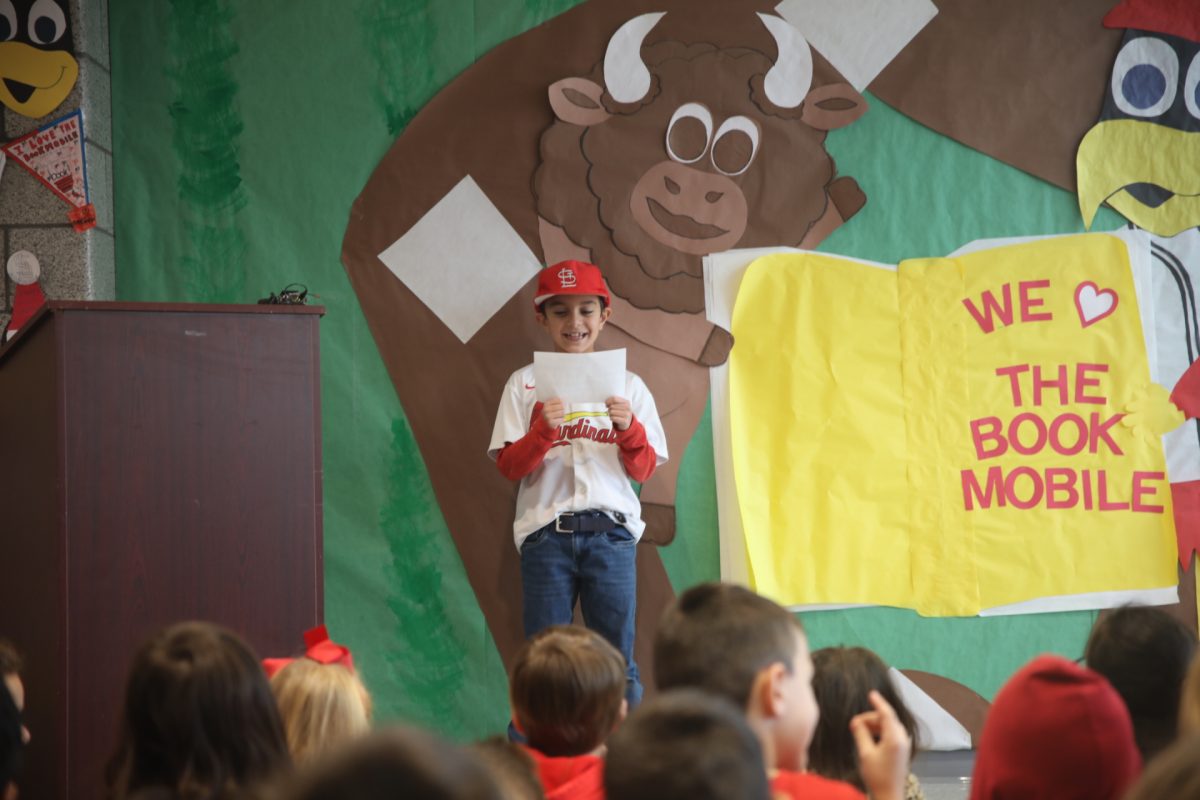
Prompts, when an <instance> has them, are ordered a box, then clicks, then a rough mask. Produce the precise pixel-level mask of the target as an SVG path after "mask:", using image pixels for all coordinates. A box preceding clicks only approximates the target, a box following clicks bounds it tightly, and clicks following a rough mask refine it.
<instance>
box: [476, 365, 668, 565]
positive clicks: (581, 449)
mask: <svg viewBox="0 0 1200 800" xmlns="http://www.w3.org/2000/svg"><path fill="white" fill-rule="evenodd" d="M625 386H626V398H627V399H628V400H629V405H630V407H631V408H632V409H633V416H634V418H635V419H637V420H638V421H639V422H641V423H642V427H644V428H645V429H646V441H647V442H648V443H649V444H650V446H651V447H653V448H654V453H655V456H656V466H658V465H662V464H664V463H666V460H667V437H666V435H665V434H664V433H663V429H662V422H660V421H659V419H658V409H657V408H656V407H655V405H654V398H653V397H652V396H651V395H650V390H649V389H647V388H646V384H644V383H642V379H641V378H639V377H638V376H637V375H634V374H633V373H632V372H628V371H627V372H626V373H625ZM535 395H536V392H535V391H534V382H533V365H532V364H530V365H529V366H527V367H524V368H522V369H519V370H517V371H516V372H514V373H513V374H512V377H510V378H509V379H508V383H507V384H505V386H504V396H503V397H501V398H500V410H499V411H498V412H497V414H496V426H495V428H493V430H492V443H491V444H490V445H489V446H488V455H489V456H491V458H492V460H495V459H496V456H497V455H498V454H499V452H500V451H501V450H502V449H503V448H504V446H505V445H506V444H511V443H512V442H515V441H517V440H518V439H520V438H521V437H522V436H524V435H525V434H526V433H528V432H529V426H530V424H531V421H532V419H533V407H534V405H535V404H536V403H537V399H536V397H535ZM588 509H594V510H596V511H604V512H605V513H607V514H608V515H609V516H613V514H614V513H616V512H620V513H621V514H623V515H624V516H625V523H624V525H625V528H626V529H627V530H628V531H629V532H630V533H631V534H633V537H634V539H640V538H641V536H642V531H643V530H645V528H646V523H644V522H642V518H641V514H642V506H641V503H639V502H638V498H637V495H636V494H634V491H633V486H632V485H630V482H629V475H627V474H626V472H625V467H624V466H623V465H622V464H621V454H620V448H619V447H618V445H617V439H616V432H615V431H614V430H613V427H612V421H611V420H610V419H609V417H608V409H607V408H605V406H604V404H603V403H573V404H570V405H568V406H567V408H566V417H565V419H564V421H563V424H562V425H561V426H560V427H559V429H558V431H557V432H556V437H555V442H554V445H553V446H552V447H551V448H550V450H549V452H547V453H546V456H545V458H544V459H543V460H542V463H541V464H540V465H538V466H537V467H536V468H535V469H534V470H533V472H531V473H529V474H528V475H526V476H525V477H524V478H522V479H521V486H520V489H519V490H518V491H517V516H516V521H515V522H513V538H514V540H515V541H516V544H517V549H518V550H519V549H520V548H521V543H522V542H524V541H525V537H527V536H529V534H531V533H533V532H534V531H536V530H538V529H539V528H543V527H545V526H546V525H548V524H549V523H551V522H553V521H554V519H555V518H556V517H557V516H558V515H559V514H561V513H563V512H565V511H585V510H588ZM614 519H615V518H614Z"/></svg>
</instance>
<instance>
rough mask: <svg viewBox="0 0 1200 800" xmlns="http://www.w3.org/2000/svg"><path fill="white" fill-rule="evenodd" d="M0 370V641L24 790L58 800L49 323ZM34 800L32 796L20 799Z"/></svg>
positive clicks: (62, 649) (62, 695)
mask: <svg viewBox="0 0 1200 800" xmlns="http://www.w3.org/2000/svg"><path fill="white" fill-rule="evenodd" d="M42 327H43V329H42V330H41V331H40V333H39V335H38V336H36V337H32V338H30V339H29V340H28V341H27V342H26V343H25V344H24V345H23V346H21V347H19V348H16V347H14V348H13V349H12V350H11V352H10V353H9V354H8V357H7V358H5V359H4V360H3V361H2V362H0V498H2V499H0V636H4V637H6V638H8V639H11V640H12V642H13V643H14V644H15V645H16V646H17V648H18V649H19V650H21V652H22V653H23V655H24V656H25V669H24V672H23V676H22V677H23V680H24V683H25V695H26V699H25V708H26V712H25V719H26V724H27V726H28V727H29V729H30V731H31V732H32V733H33V742H34V746H31V747H30V748H29V749H28V750H27V752H26V760H25V782H27V783H28V784H29V785H36V786H40V787H47V788H48V789H49V790H50V791H48V792H47V796H57V797H61V796H63V795H64V794H65V789H66V780H65V772H64V770H63V769H62V765H63V764H65V763H67V735H66V731H67V718H68V715H67V652H68V651H67V609H66V602H65V601H66V579H65V568H66V560H65V547H64V538H63V533H62V530H61V527H60V525H59V522H60V516H59V509H60V507H61V504H60V496H59V490H60V488H61V487H60V481H59V478H58V463H59V452H58V442H59V436H58V421H59V409H58V405H57V396H58V392H57V380H56V377H55V370H54V367H55V339H54V331H53V325H52V323H51V322H49V321H47V322H46V323H44V324H43V326H42ZM26 794H27V796H36V794H37V793H26Z"/></svg>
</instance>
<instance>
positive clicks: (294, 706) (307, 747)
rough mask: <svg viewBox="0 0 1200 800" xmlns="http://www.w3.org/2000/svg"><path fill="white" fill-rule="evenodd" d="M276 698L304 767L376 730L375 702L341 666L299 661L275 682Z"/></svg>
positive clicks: (294, 753)
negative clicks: (373, 713) (373, 710)
mask: <svg viewBox="0 0 1200 800" xmlns="http://www.w3.org/2000/svg"><path fill="white" fill-rule="evenodd" d="M271 692H272V693H274V695H275V701H276V702H277V703H278V705H279V715H280V717H282V719H283V731H284V734H285V735H286V736H287V743H288V750H289V751H290V752H291V754H292V760H293V761H295V762H296V764H298V765H301V764H306V763H308V762H309V761H311V760H312V759H313V758H314V757H317V756H319V755H321V754H322V753H324V752H326V751H328V750H331V749H333V748H336V747H340V746H341V745H343V744H344V743H346V742H348V741H351V740H353V739H357V738H358V737H360V736H363V735H365V734H366V733H367V731H369V730H370V729H371V696H370V695H369V694H367V690H366V687H364V686H363V684H362V681H360V680H359V678H358V675H357V674H356V673H354V672H353V671H351V670H349V669H347V668H346V667H344V666H342V665H341V664H322V663H320V662H317V661H313V660H312V659H309V658H298V659H296V660H295V661H293V662H292V663H290V664H288V665H287V666H285V667H284V668H283V669H281V670H279V672H277V673H275V675H274V677H272V678H271Z"/></svg>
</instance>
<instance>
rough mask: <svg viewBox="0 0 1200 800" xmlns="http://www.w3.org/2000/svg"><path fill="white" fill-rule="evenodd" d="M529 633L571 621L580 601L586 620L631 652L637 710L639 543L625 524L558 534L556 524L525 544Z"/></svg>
mask: <svg viewBox="0 0 1200 800" xmlns="http://www.w3.org/2000/svg"><path fill="white" fill-rule="evenodd" d="M521 585H522V587H523V593H524V598H525V614H524V621H525V636H526V638H528V637H530V636H533V635H534V634H535V633H537V632H538V631H540V630H542V629H544V628H548V627H550V626H551V625H570V624H571V620H572V618H573V617H574V615H575V601H576V600H578V601H579V607H580V610H581V611H582V612H583V623H584V624H585V625H587V626H588V627H589V628H591V629H592V630H594V631H595V632H596V633H598V634H600V635H601V636H603V637H604V638H605V639H607V640H608V641H609V642H610V643H611V644H612V646H613V647H615V648H617V650H619V651H620V652H621V655H622V656H624V657H625V664H626V668H625V699H626V700H628V701H629V710H630V711H632V710H633V709H634V708H635V707H636V706H637V704H638V703H639V702H641V700H642V681H641V679H640V678H639V676H638V668H637V663H636V662H635V661H634V660H633V629H634V617H635V616H636V611H637V542H635V541H634V539H633V534H631V533H630V532H629V531H627V530H625V528H623V527H618V528H614V529H613V530H611V531H604V532H600V533H584V532H579V533H558V532H557V531H555V530H554V523H550V524H549V525H547V526H546V527H544V528H541V529H540V530H537V531H534V532H533V533H531V534H530V535H529V538H527V539H526V540H525V541H524V542H522V544H521Z"/></svg>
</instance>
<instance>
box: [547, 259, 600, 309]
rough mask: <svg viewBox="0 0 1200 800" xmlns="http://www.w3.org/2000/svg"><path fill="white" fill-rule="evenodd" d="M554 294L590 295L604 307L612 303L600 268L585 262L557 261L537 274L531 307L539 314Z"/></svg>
mask: <svg viewBox="0 0 1200 800" xmlns="http://www.w3.org/2000/svg"><path fill="white" fill-rule="evenodd" d="M556 294H592V295H595V296H596V297H599V298H600V301H601V302H602V303H604V305H606V306H607V305H609V304H611V303H612V298H611V297H610V296H609V294H608V286H606V285H605V283H604V276H603V275H602V274H601V273H600V268H599V267H597V266H596V265H595V264H589V263H587V262H586V261H559V262H558V263H557V264H551V265H550V266H548V267H546V268H545V269H544V270H542V271H541V272H540V273H539V274H538V282H537V292H536V293H535V294H534V296H533V307H534V308H535V309H537V310H538V311H539V313H540V311H541V306H542V303H544V302H546V301H547V300H549V299H550V298H551V297H553V296H554V295H556Z"/></svg>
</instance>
